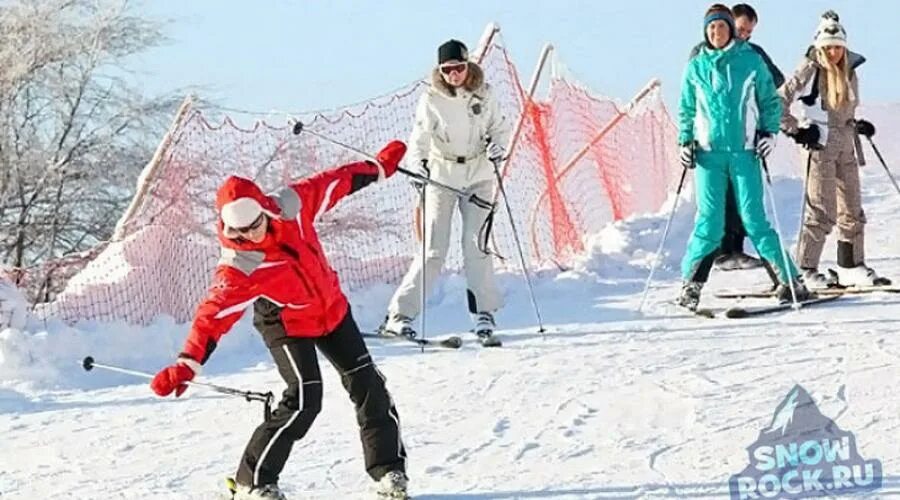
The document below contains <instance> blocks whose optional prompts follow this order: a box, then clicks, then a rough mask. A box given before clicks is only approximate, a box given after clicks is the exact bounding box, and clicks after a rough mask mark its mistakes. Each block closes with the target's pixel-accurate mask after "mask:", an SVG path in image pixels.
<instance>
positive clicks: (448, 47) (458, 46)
mask: <svg viewBox="0 0 900 500" xmlns="http://www.w3.org/2000/svg"><path fill="white" fill-rule="evenodd" d="M453 60H456V61H468V60H469V49H467V48H466V44H464V43H462V42H460V41H459V40H448V41H446V42H444V43H443V45H441V46H440V47H438V64H444V63H445V62H447V61H453Z"/></svg>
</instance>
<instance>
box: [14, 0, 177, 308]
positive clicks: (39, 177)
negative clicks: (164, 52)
mask: <svg viewBox="0 0 900 500" xmlns="http://www.w3.org/2000/svg"><path fill="white" fill-rule="evenodd" d="M134 10H135V9H134V8H133V6H132V5H130V4H129V3H128V2H127V1H125V0H17V1H9V2H3V3H2V4H0V40H3V43H2V45H0V263H2V264H5V265H6V266H12V267H14V268H18V269H22V268H29V267H32V266H35V265H36V264H40V263H44V262H48V261H49V262H52V261H55V260H57V259H60V258H61V257H63V256H67V255H69V256H70V255H72V254H75V253H79V252H84V251H86V250H88V249H90V248H92V247H94V246H95V245H97V244H98V243H99V242H102V241H104V240H106V239H108V238H109V236H110V234H111V232H112V229H113V226H114V225H115V222H116V219H117V217H118V216H119V215H120V214H121V213H122V212H123V209H124V207H125V206H126V205H127V203H128V201H129V199H130V197H131V194H132V190H133V186H134V179H135V178H136V176H137V175H138V174H139V172H140V169H141V167H142V166H143V165H144V163H146V161H147V160H148V159H149V158H150V157H151V155H152V152H153V148H154V147H155V146H156V143H157V142H158V140H159V137H160V136H161V135H162V133H163V132H164V131H165V127H166V123H167V120H168V118H169V117H170V116H171V114H172V112H173V110H174V109H175V108H176V106H177V100H176V99H173V96H172V95H171V94H170V95H168V96H161V97H159V96H157V97H145V96H143V95H142V94H141V93H140V92H139V91H138V90H137V89H135V88H134V87H133V86H132V85H131V84H130V83H129V78H128V77H129V73H128V72H127V69H126V65H125V62H126V61H127V59H128V58H129V57H132V56H134V55H136V54H138V53H140V52H142V51H144V50H146V49H148V48H150V47H154V46H156V45H159V44H160V43H162V42H163V41H164V38H163V34H162V31H161V30H162V25H161V23H160V22H158V21H154V20H148V19H144V18H142V17H141V16H140V15H138V14H137V13H135V12H134ZM44 269H45V275H44V276H40V279H37V280H35V279H29V280H28V288H29V292H30V295H31V297H30V298H31V299H32V300H37V301H42V300H49V299H50V298H52V294H53V292H55V291H56V290H55V289H56V288H57V287H58V286H59V284H60V281H61V280H59V279H58V278H56V279H54V276H52V274H51V273H52V269H53V266H45V267H44Z"/></svg>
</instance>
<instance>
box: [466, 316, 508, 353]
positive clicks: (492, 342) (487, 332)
mask: <svg viewBox="0 0 900 500" xmlns="http://www.w3.org/2000/svg"><path fill="white" fill-rule="evenodd" d="M472 320H473V321H474V322H475V328H474V329H473V331H474V332H475V335H476V336H477V337H478V341H479V342H481V345H483V346H485V347H500V346H501V345H502V342H500V339H498V338H497V337H495V336H494V327H495V326H496V325H495V324H494V315H493V314H491V313H489V312H480V313H478V314H473V315H472Z"/></svg>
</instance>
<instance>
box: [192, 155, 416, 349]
mask: <svg viewBox="0 0 900 500" xmlns="http://www.w3.org/2000/svg"><path fill="white" fill-rule="evenodd" d="M405 152H406V146H405V145H404V144H403V143H402V142H399V141H393V142H391V143H390V144H388V145H387V146H386V147H385V148H384V149H382V150H381V152H380V153H379V154H378V160H379V162H380V163H381V166H383V167H384V168H383V169H382V168H380V166H379V165H377V164H375V163H374V162H357V163H350V164H347V165H343V166H341V167H337V168H335V169H332V170H328V171H325V172H321V173H319V174H317V175H314V176H312V177H309V178H307V179H304V180H301V181H300V182H297V183H295V184H292V185H290V186H288V187H286V188H284V189H282V190H281V191H278V192H277V193H275V194H273V195H268V196H267V195H265V194H263V192H262V191H261V190H260V188H259V186H257V185H256V184H255V183H254V182H253V181H250V180H248V179H244V178H242V177H236V176H231V177H229V178H228V179H227V180H226V181H225V183H224V184H223V185H222V187H221V188H219V191H218V193H217V196H216V209H217V212H218V213H220V214H221V213H222V208H223V206H224V205H226V204H229V203H230V202H233V201H236V200H239V199H241V198H252V199H253V200H256V202H258V203H259V205H260V206H261V207H262V212H263V213H265V214H266V215H267V216H268V219H269V223H268V230H267V234H266V236H265V239H264V240H263V241H262V242H260V243H253V242H250V241H247V240H244V239H229V238H227V237H225V234H224V231H225V229H226V228H225V226H224V224H223V222H222V220H221V217H219V221H218V235H219V241H220V243H221V245H222V257H221V259H220V260H219V263H218V265H217V266H216V270H215V277H214V279H213V283H212V285H211V286H210V288H209V293H208V295H207V297H206V298H205V299H204V300H203V301H202V302H201V303H200V305H199V306H198V308H197V312H196V314H195V316H194V322H193V325H192V327H191V331H190V333H189V334H188V337H187V340H186V341H185V344H184V349H183V351H182V353H181V357H188V358H190V359H193V360H194V361H197V362H199V363H201V364H203V363H205V362H206V360H207V359H208V358H209V355H210V354H211V353H212V351H213V350H214V349H215V347H216V344H217V343H218V341H219V339H220V338H221V337H222V336H223V335H224V334H225V333H227V332H228V331H229V330H230V329H231V327H232V326H233V325H234V323H235V322H237V321H238V319H240V318H241V316H242V315H243V312H244V310H246V309H247V308H248V307H250V306H252V305H253V303H254V302H255V301H256V300H257V299H260V298H264V299H267V300H269V301H271V302H273V303H275V304H276V305H278V306H280V307H282V311H281V320H282V322H283V323H284V327H285V331H286V333H287V335H288V336H290V337H320V336H323V335H327V334H328V333H329V332H331V331H332V330H334V329H335V328H336V327H337V326H338V324H339V323H340V322H341V320H343V319H344V316H345V315H346V314H347V309H348V307H349V304H348V302H347V298H346V297H345V296H344V293H343V291H342V290H341V285H340V283H339V282H338V276H337V273H335V271H334V269H332V268H331V266H330V265H329V263H328V260H327V259H326V257H325V254H324V253H323V252H322V245H321V244H320V243H319V237H318V235H317V234H316V229H315V227H314V225H313V223H314V222H315V221H316V219H317V218H318V217H319V216H321V215H322V214H323V213H325V212H326V211H328V210H330V209H331V208H332V207H334V206H335V205H336V204H337V202H338V201H340V200H341V198H343V197H344V196H347V195H348V194H351V193H354V192H356V191H359V190H360V189H362V188H364V187H365V186H367V185H369V184H371V183H372V182H374V181H376V180H378V179H379V178H384V177H389V176H391V175H393V174H394V172H396V170H397V165H398V164H399V163H400V160H401V159H402V157H403V155H404V153H405ZM245 201H246V200H245Z"/></svg>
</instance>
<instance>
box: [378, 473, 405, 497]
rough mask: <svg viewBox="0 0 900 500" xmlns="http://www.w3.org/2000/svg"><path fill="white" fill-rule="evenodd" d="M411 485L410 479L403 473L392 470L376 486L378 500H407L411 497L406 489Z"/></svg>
mask: <svg viewBox="0 0 900 500" xmlns="http://www.w3.org/2000/svg"><path fill="white" fill-rule="evenodd" d="M408 484H409V478H407V477H406V474H405V473H404V472H403V471H399V470H392V471H388V473H387V474H385V475H384V476H382V477H381V480H380V481H378V483H377V484H376V491H377V493H378V498H391V499H397V500H406V499H408V498H409V495H408V494H407V492H406V487H407V485H408Z"/></svg>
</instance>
